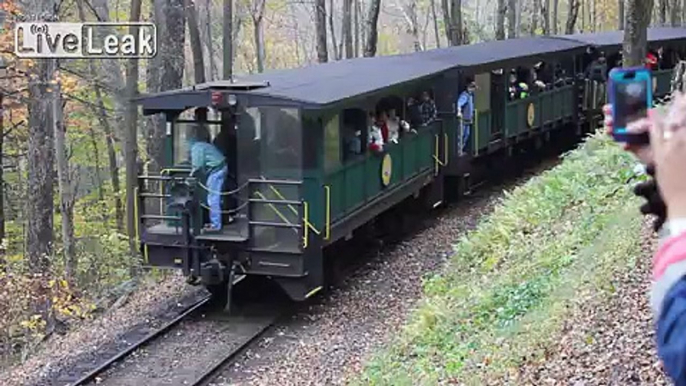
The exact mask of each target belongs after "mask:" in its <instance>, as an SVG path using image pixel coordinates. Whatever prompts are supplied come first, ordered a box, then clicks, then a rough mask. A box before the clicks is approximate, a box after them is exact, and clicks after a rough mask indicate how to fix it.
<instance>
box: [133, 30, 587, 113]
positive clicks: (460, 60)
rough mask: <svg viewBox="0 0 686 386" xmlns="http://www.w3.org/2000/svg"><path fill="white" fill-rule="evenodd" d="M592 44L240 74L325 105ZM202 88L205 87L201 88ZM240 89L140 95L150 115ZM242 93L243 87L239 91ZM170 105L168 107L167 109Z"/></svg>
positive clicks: (275, 94) (270, 93)
mask: <svg viewBox="0 0 686 386" xmlns="http://www.w3.org/2000/svg"><path fill="white" fill-rule="evenodd" d="M585 47H586V45H585V44H583V43H580V42H575V41H571V40H569V39H561V38H557V37H525V38H518V39H511V40H507V41H490V42H484V43H478V44H471V45H466V46H456V47H448V48H441V49H433V50H428V51H422V52H418V53H411V54H401V55H390V56H377V57H372V58H355V59H348V60H340V61H335V62H329V63H324V64H315V65H310V66H306V67H301V68H295V69H287V70H275V71H268V72H265V73H262V74H253V75H244V76H237V77H236V81H237V83H239V84H246V83H247V84H263V85H264V87H255V88H252V89H250V90H243V93H247V94H249V95H254V96H259V97H263V98H269V99H274V100H281V101H290V102H292V103H293V104H299V105H303V106H309V107H321V106H326V105H329V104H332V103H336V102H339V101H342V100H345V99H349V98H353V97H358V96H363V95H366V94H370V93H374V92H376V91H379V90H383V89H384V88H387V87H392V86H397V85H401V84H405V83H409V82H413V81H417V80H421V79H423V78H427V77H430V76H433V75H437V74H440V73H442V72H444V71H448V70H451V69H456V68H461V67H463V68H464V67H472V66H480V65H487V64H495V63H503V64H504V63H505V62H509V61H521V60H524V59H526V58H530V57H540V56H544V55H553V54H556V53H560V52H564V51H572V50H576V49H579V50H580V49H583V48H585ZM200 86H202V87H200ZM213 89H217V90H219V89H232V90H233V89H235V88H234V87H232V86H231V84H230V83H229V82H227V81H218V82H211V83H205V84H203V85H198V86H195V87H190V88H186V89H182V90H174V91H168V92H163V93H158V94H153V95H144V96H141V97H140V98H138V99H137V101H138V102H139V103H141V104H142V105H143V108H144V111H145V112H146V114H153V113H156V112H160V111H163V110H183V109H185V108H189V107H192V106H201V105H206V106H207V105H209V104H205V103H209V101H210V99H211V97H210V95H209V92H208V90H213ZM239 92H241V91H239ZM165 106H166V107H165Z"/></svg>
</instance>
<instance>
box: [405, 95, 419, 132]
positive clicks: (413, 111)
mask: <svg viewBox="0 0 686 386" xmlns="http://www.w3.org/2000/svg"><path fill="white" fill-rule="evenodd" d="M407 120H408V121H409V122H410V126H411V127H412V128H415V129H416V128H419V126H422V112H421V111H420V110H419V103H417V100H416V99H414V98H413V97H409V98H407Z"/></svg>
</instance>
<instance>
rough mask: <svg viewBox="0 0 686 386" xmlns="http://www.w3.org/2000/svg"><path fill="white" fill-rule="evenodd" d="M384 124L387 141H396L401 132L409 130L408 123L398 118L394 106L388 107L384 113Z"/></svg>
mask: <svg viewBox="0 0 686 386" xmlns="http://www.w3.org/2000/svg"><path fill="white" fill-rule="evenodd" d="M386 117H387V119H386V125H387V127H388V142H390V143H398V142H399V141H400V135H401V133H409V132H410V124H409V123H407V122H406V121H404V120H402V119H400V117H398V115H397V114H396V112H395V109H394V108H390V109H388V112H387V113H386Z"/></svg>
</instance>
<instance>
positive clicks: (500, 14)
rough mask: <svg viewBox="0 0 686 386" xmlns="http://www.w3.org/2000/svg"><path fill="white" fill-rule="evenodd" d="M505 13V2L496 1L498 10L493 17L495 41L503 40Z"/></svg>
mask: <svg viewBox="0 0 686 386" xmlns="http://www.w3.org/2000/svg"><path fill="white" fill-rule="evenodd" d="M506 13H507V6H506V5H505V0H498V8H497V9H496V15H495V20H496V21H495V38H496V39H497V40H505V16H506Z"/></svg>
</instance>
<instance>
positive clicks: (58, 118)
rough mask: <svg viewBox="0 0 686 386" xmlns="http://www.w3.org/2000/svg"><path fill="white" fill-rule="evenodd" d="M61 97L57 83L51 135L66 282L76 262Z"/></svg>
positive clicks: (72, 277) (73, 271)
mask: <svg viewBox="0 0 686 386" xmlns="http://www.w3.org/2000/svg"><path fill="white" fill-rule="evenodd" d="M63 111H64V110H63V106H62V96H61V91H60V85H59V83H58V84H56V85H55V86H54V90H53V97H52V116H53V122H52V123H53V135H54V136H55V144H54V146H55V156H56V159H57V178H58V180H57V181H58V184H57V185H58V188H59V192H60V214H61V218H62V248H63V253H64V267H65V274H66V277H67V280H69V282H71V283H73V282H74V280H75V279H76V272H77V266H78V262H77V260H76V246H75V245H74V243H75V241H74V193H73V189H72V188H73V184H72V181H71V178H70V175H69V173H70V172H69V160H68V159H67V143H66V138H65V137H66V135H65V132H66V129H65V126H64V121H63Z"/></svg>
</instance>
